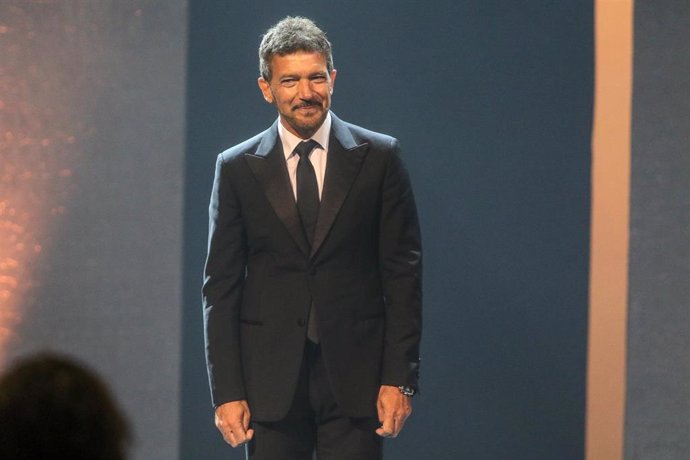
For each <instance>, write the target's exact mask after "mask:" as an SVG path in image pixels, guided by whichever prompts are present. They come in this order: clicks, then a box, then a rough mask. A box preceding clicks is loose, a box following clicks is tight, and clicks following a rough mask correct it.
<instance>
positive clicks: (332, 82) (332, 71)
mask: <svg viewBox="0 0 690 460" xmlns="http://www.w3.org/2000/svg"><path fill="white" fill-rule="evenodd" d="M337 74H338V71H337V70H335V69H333V70H331V88H330V93H331V95H333V86H335V76H336V75H337Z"/></svg>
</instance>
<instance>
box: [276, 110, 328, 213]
mask: <svg viewBox="0 0 690 460" xmlns="http://www.w3.org/2000/svg"><path fill="white" fill-rule="evenodd" d="M278 135H279V136H280V141H281V142H282V144H283V153H284V154H285V162H286V163H287V169H288V175H289V176H290V184H292V192H293V193H294V194H295V201H297V163H299V155H297V154H296V153H294V152H293V150H295V147H297V144H299V143H300V142H302V141H308V140H309V139H301V138H299V137H298V136H295V135H294V134H292V133H291V132H290V131H288V130H287V129H285V127H284V126H283V123H282V122H281V121H280V120H278ZM330 136H331V113H330V112H328V115H326V119H325V120H324V121H323V124H322V125H321V127H320V128H319V129H318V130H317V131H316V132H315V133H314V135H313V136H312V137H311V139H314V140H315V141H316V142H318V143H319V146H318V147H316V148H314V150H312V151H311V153H310V154H309V161H311V165H312V166H313V167H314V172H315V173H316V183H317V185H318V186H319V199H321V193H322V192H323V180H324V177H325V175H326V160H327V159H328V141H329V139H330Z"/></svg>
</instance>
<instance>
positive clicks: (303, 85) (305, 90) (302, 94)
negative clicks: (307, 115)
mask: <svg viewBox="0 0 690 460" xmlns="http://www.w3.org/2000/svg"><path fill="white" fill-rule="evenodd" d="M297 91H298V93H297V95H298V96H299V98H300V99H303V100H309V99H311V98H312V94H313V91H312V88H311V81H309V79H308V78H303V79H300V81H299V85H298V88H297Z"/></svg>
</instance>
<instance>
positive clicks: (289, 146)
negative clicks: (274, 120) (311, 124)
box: [278, 111, 331, 159]
mask: <svg viewBox="0 0 690 460" xmlns="http://www.w3.org/2000/svg"><path fill="white" fill-rule="evenodd" d="M278 135H279V136H280V141H281V142H282V144H283V153H284V154H285V158H286V159H287V158H290V157H291V156H292V152H293V150H295V147H297V144H299V143H300V142H302V141H306V140H309V139H302V138H300V137H298V136H295V135H294V134H292V133H291V132H290V131H288V130H287V129H285V127H284V126H283V123H281V121H280V119H279V120H278ZM330 136H331V112H330V111H329V112H328V114H327V115H326V119H325V120H324V121H323V123H322V124H321V126H320V127H319V129H318V130H316V132H315V133H314V135H313V136H312V137H311V139H314V140H315V141H316V142H318V143H319V145H320V146H321V148H322V149H324V150H328V141H329V140H330Z"/></svg>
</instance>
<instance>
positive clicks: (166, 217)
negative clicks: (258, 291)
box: [0, 0, 187, 460]
mask: <svg viewBox="0 0 690 460" xmlns="http://www.w3.org/2000/svg"><path fill="white" fill-rule="evenodd" d="M186 8H187V6H186V1H185V0H174V1H169V0H99V1H90V0H69V1H67V0H65V1H50V2H45V1H41V2H30V1H22V0H10V1H3V2H2V4H1V5H0V49H1V51H0V53H2V54H0V67H2V72H0V82H1V83H0V84H2V85H3V86H2V89H3V90H0V99H1V100H3V101H4V102H3V104H2V106H3V108H4V110H0V116H1V117H2V119H1V121H0V125H2V127H3V128H8V126H10V128H11V130H12V131H13V132H14V134H13V142H12V143H3V144H2V146H3V147H2V153H1V155H2V158H1V159H2V161H3V166H7V165H8V164H14V165H17V166H18V168H19V169H18V170H17V174H16V176H17V177H16V178H15V179H13V182H12V183H9V184H8V182H7V181H4V182H3V186H8V185H9V186H10V187H9V188H8V189H4V190H3V194H2V197H3V199H6V198H7V197H8V196H12V193H13V191H16V190H18V189H17V187H24V185H23V184H25V183H27V182H22V180H25V181H29V182H28V184H29V185H28V186H26V191H27V194H26V195H25V196H27V197H30V198H31V200H32V201H31V202H30V206H28V207H26V208H25V209H24V208H22V207H21V206H19V212H25V211H26V212H28V213H29V215H30V219H29V222H28V226H27V232H31V233H32V235H33V240H34V241H32V242H31V245H30V246H29V247H27V248H25V249H26V250H31V251H34V250H37V249H38V248H35V247H36V246H40V249H41V252H40V253H36V254H35V255H34V256H32V258H31V261H30V264H29V263H28V262H27V266H26V267H24V272H23V276H24V277H23V278H22V282H30V283H32V284H31V285H30V286H27V287H25V288H23V292H24V294H25V296H24V297H23V298H22V299H21V302H18V303H17V305H16V306H15V308H16V311H17V312H19V313H20V314H21V315H22V322H21V324H19V325H16V327H15V328H14V330H13V335H12V338H11V341H10V342H9V344H8V346H9V348H8V352H9V357H15V356H21V355H24V354H26V353H29V352H32V351H35V350H38V349H44V348H51V349H56V350H59V351H62V352H66V353H69V354H71V355H75V356H77V357H78V358H79V359H81V360H83V361H85V362H87V363H88V364H90V365H91V366H92V367H94V368H95V369H96V370H97V371H98V372H99V373H101V374H102V375H103V376H104V377H105V380H106V381H107V382H108V383H109V384H110V386H111V387H112V389H113V390H114V392H115V395H116V397H117V399H118V400H119V402H120V403H121V404H122V405H123V407H124V409H125V411H126V413H127V415H128V417H129V419H130V420H131V422H132V424H133V428H134V432H135V436H136V442H135V446H134V451H133V455H132V456H131V458H132V459H141V460H144V459H146V460H153V459H159V460H171V459H176V458H177V449H178V446H177V433H178V430H179V424H178V420H179V412H178V411H179V397H180V395H179V394H180V392H179V372H180V364H179V362H180V355H179V353H180V330H181V327H180V312H181V288H180V280H181V273H182V269H181V264H182V223H181V219H182V200H183V196H182V187H183V184H182V179H183V173H182V166H183V151H184V104H185V99H184V94H185V85H184V84H185V79H184V73H185V56H186V27H187V22H186V17H187V10H186ZM0 130H1V131H3V135H4V134H5V133H4V131H5V130H4V129H0ZM8 130H10V129H8ZM1 169H3V170H5V168H1ZM25 171H28V172H29V173H31V174H30V175H28V176H27V175H25V176H21V174H20V173H22V174H23V173H24V172H25ZM21 177H25V178H27V179H21ZM18 215H19V214H18ZM27 261H28V259H27Z"/></svg>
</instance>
